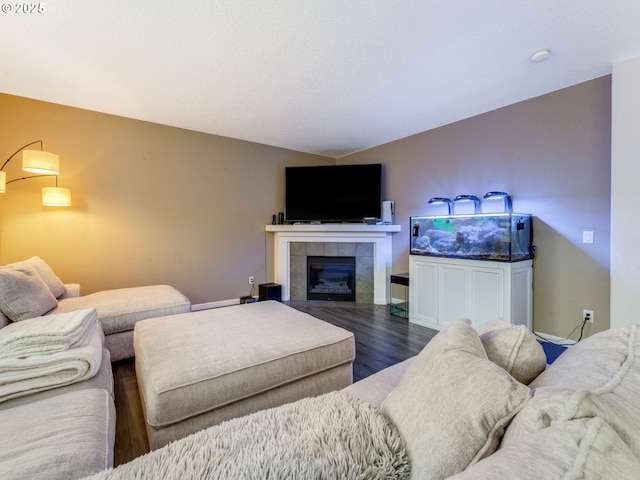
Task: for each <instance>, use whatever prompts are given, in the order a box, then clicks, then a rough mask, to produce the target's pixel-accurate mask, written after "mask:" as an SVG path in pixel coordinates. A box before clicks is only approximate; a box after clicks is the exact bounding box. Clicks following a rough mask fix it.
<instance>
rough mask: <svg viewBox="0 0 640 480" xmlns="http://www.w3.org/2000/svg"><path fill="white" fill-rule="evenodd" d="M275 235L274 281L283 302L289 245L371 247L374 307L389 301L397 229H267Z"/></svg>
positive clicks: (340, 225)
mask: <svg viewBox="0 0 640 480" xmlns="http://www.w3.org/2000/svg"><path fill="white" fill-rule="evenodd" d="M265 230H266V231H267V232H271V233H273V234H274V254H273V259H274V260H273V261H274V277H275V282H276V283H279V284H280V285H282V300H283V301H287V300H289V299H290V297H291V290H290V279H289V258H290V257H289V255H290V244H291V242H327V243H328V242H335V243H373V245H374V248H373V303H375V304H376V305H387V304H388V303H389V301H390V284H389V276H390V275H391V261H392V235H393V234H394V233H397V232H400V231H401V227H400V225H366V224H363V223H329V224H320V225H312V224H303V225H267V226H266V227H265Z"/></svg>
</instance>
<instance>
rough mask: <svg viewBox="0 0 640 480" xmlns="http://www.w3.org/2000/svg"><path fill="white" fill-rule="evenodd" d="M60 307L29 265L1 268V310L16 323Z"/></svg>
mask: <svg viewBox="0 0 640 480" xmlns="http://www.w3.org/2000/svg"><path fill="white" fill-rule="evenodd" d="M56 305H58V301H57V300H56V298H55V297H54V296H53V294H52V293H51V290H49V287H47V284H46V283H44V280H42V278H40V275H38V273H37V272H36V270H35V269H34V268H32V267H30V266H28V265H22V266H16V267H0V310H2V313H4V314H5V315H6V316H7V317H9V319H11V320H13V321H14V322H18V321H20V320H26V319H29V318H34V317H39V316H40V315H43V314H45V313H47V312H48V311H49V310H51V309H53V308H55V307H56Z"/></svg>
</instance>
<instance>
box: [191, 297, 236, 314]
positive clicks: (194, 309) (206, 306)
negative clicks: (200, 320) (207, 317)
mask: <svg viewBox="0 0 640 480" xmlns="http://www.w3.org/2000/svg"><path fill="white" fill-rule="evenodd" d="M231 305H240V299H239V298H231V299H229V300H219V301H217V302H207V303H196V304H195V305H191V311H192V312H197V311H198V310H209V309H211V308H220V307H229V306H231Z"/></svg>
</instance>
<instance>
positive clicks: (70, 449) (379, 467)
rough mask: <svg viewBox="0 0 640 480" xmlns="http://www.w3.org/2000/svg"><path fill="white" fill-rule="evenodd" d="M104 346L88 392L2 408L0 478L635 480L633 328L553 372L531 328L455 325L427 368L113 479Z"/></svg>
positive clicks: (638, 431)
mask: <svg viewBox="0 0 640 480" xmlns="http://www.w3.org/2000/svg"><path fill="white" fill-rule="evenodd" d="M27 270H28V269H27ZM0 273H1V272H0ZM9 290H10V289H9ZM9 290H3V289H0V292H1V293H2V295H5V294H6V292H7V291H9ZM5 300H6V299H5ZM1 301H3V300H0V302H1ZM76 312H83V314H84V315H87V317H88V318H89V317H90V318H94V317H92V315H94V316H95V318H97V313H96V312H95V309H85V310H81V311H76ZM76 315H79V314H78V313H74V312H69V313H63V314H57V316H56V317H52V318H55V319H56V320H58V319H60V318H62V319H64V318H72V317H73V316H76ZM65 316H70V317H65ZM25 321H26V322H37V321H38V317H36V318H32V319H28V320H25ZM63 324H64V322H63ZM0 336H2V331H0ZM99 348H100V351H101V360H102V361H101V362H100V365H99V368H98V369H97V371H96V372H95V374H94V375H93V376H92V377H91V378H90V379H88V380H84V381H80V382H75V383H73V384H71V385H68V386H62V387H60V388H56V389H48V390H43V391H41V392H37V393H34V394H31V395H26V396H18V397H16V398H11V399H8V400H5V401H2V402H0V425H2V428H1V429H0V478H12V479H13V478H16V479H21V478H44V479H49V478H50V479H59V478H82V477H84V476H90V478H93V479H117V478H121V479H128V478H225V479H227V478H228V479H232V478H265V477H266V476H271V477H272V478H367V479H369V478H416V479H417V478H452V479H457V480H467V479H473V480H483V479H493V478H518V479H524V480H527V479H532V480H533V479H539V478H545V479H569V478H576V479H577V478H584V479H600V478H616V479H623V480H624V479H637V478H639V472H640V356H639V354H640V326H639V325H637V324H630V325H628V326H627V327H624V328H618V329H612V330H608V331H605V332H601V333H598V334H595V335H593V336H591V337H589V338H587V339H585V340H583V341H581V342H580V343H578V344H576V345H574V346H572V347H570V348H569V349H567V351H566V352H565V353H563V354H562V355H561V356H560V357H559V358H558V359H557V360H556V361H555V362H554V363H553V364H551V365H549V366H547V365H545V356H544V352H543V351H542V348H541V347H540V345H539V344H538V343H537V341H536V340H535V338H534V336H533V335H532V334H531V333H530V332H528V331H527V330H526V328H525V327H524V326H511V325H509V324H506V323H505V322H502V321H500V320H497V321H495V322H490V323H488V324H486V325H484V326H483V328H482V329H481V330H479V331H476V330H474V329H473V328H472V327H471V326H470V322H469V321H465V320H459V321H456V322H453V323H452V324H450V325H449V326H448V327H446V328H445V329H444V330H443V331H441V332H439V333H438V334H437V335H436V336H435V337H434V338H433V339H432V340H431V341H430V342H429V344H427V346H426V347H425V348H424V350H423V351H422V352H421V353H420V354H419V355H417V356H416V357H413V358H412V359H410V360H408V361H406V362H402V363H400V364H397V365H394V366H392V367H390V368H388V369H386V370H383V371H381V372H378V373H377V374H374V375H372V376H370V377H368V378H365V379H364V380H361V381H359V382H357V383H355V384H353V385H351V386H349V387H346V388H345V389H343V390H341V391H338V392H332V393H328V394H324V395H321V396H318V397H312V398H306V399H303V400H299V401H297V402H293V403H289V404H286V405H283V406H281V407H276V408H273V409H268V410H262V411H259V412H256V413H254V414H251V415H247V416H244V417H240V418H234V419H231V420H229V421H226V422H224V423H222V424H220V425H216V426H213V427H210V428H207V429H204V430H201V431H199V432H196V433H194V434H192V435H189V436H187V437H184V438H182V439H179V440H176V441H174V442H172V443H170V444H168V445H167V446H165V447H162V448H159V449H158V450H155V451H153V452H151V453H150V454H148V455H145V456H142V457H139V458H137V459H135V460H133V461H132V462H129V463H127V464H125V465H121V466H119V467H118V468H116V469H112V468H110V467H111V466H112V463H113V448H114V424H115V423H114V420H115V412H114V406H113V399H112V391H111V388H112V377H111V368H110V361H109V360H110V356H109V350H108V349H106V348H102V346H101V345H100V346H99ZM1 353H2V351H1V349H0V375H1V374H2V365H3V364H2V358H1V357H2V355H1ZM2 386H3V385H1V384H0V391H1V389H2Z"/></svg>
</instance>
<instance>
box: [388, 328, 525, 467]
mask: <svg viewBox="0 0 640 480" xmlns="http://www.w3.org/2000/svg"><path fill="white" fill-rule="evenodd" d="M529 397H530V390H529V388H528V387H526V386H525V385H522V384H521V383H519V382H517V381H516V380H515V379H514V378H513V377H512V376H511V375H509V374H508V373H507V372H506V371H505V370H504V369H503V368H501V367H499V366H498V365H496V364H495V363H493V362H492V361H490V360H489V359H488V358H487V355H486V353H485V351H484V348H483V347H482V343H481V342H480V338H479V337H478V333H477V332H476V331H475V330H474V329H473V328H472V327H471V326H470V325H469V324H468V323H467V322H465V321H463V320H458V321H455V322H452V323H451V324H449V325H448V326H447V327H446V328H445V329H444V330H442V331H441V332H440V333H438V334H437V335H436V336H435V337H434V338H433V339H432V340H431V341H430V342H429V343H428V344H427V346H426V347H425V348H424V349H423V351H422V352H420V354H418V356H417V357H416V358H415V360H414V361H413V363H412V364H411V365H410V366H409V368H408V369H407V371H406V373H405V375H404V376H403V377H402V380H401V381H400V383H399V384H398V386H397V387H396V388H395V389H394V390H393V391H392V392H391V393H390V394H389V396H388V397H387V398H386V399H385V401H384V402H383V404H382V407H381V410H382V413H384V414H385V415H386V416H387V417H388V418H389V419H390V420H391V421H392V422H393V423H394V424H395V425H396V427H397V428H398V430H399V432H400V434H401V435H402V437H403V439H404V441H405V443H406V445H407V451H408V453H409V457H410V460H411V472H412V477H413V478H433V479H439V478H447V477H450V476H451V475H454V474H456V473H458V472H461V471H463V470H464V469H465V468H467V467H468V466H469V465H473V464H474V463H476V462H478V461H479V460H480V459H482V458H484V457H485V456H487V455H490V454H491V453H493V452H494V451H495V450H496V448H497V447H498V444H499V442H500V438H501V436H502V433H503V432H504V429H505V427H506V426H507V424H508V423H509V421H510V420H511V418H512V417H513V416H514V415H515V414H516V413H517V412H518V411H519V410H520V409H521V408H522V406H523V405H524V403H525V402H526V401H527V400H528V399H529Z"/></svg>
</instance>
